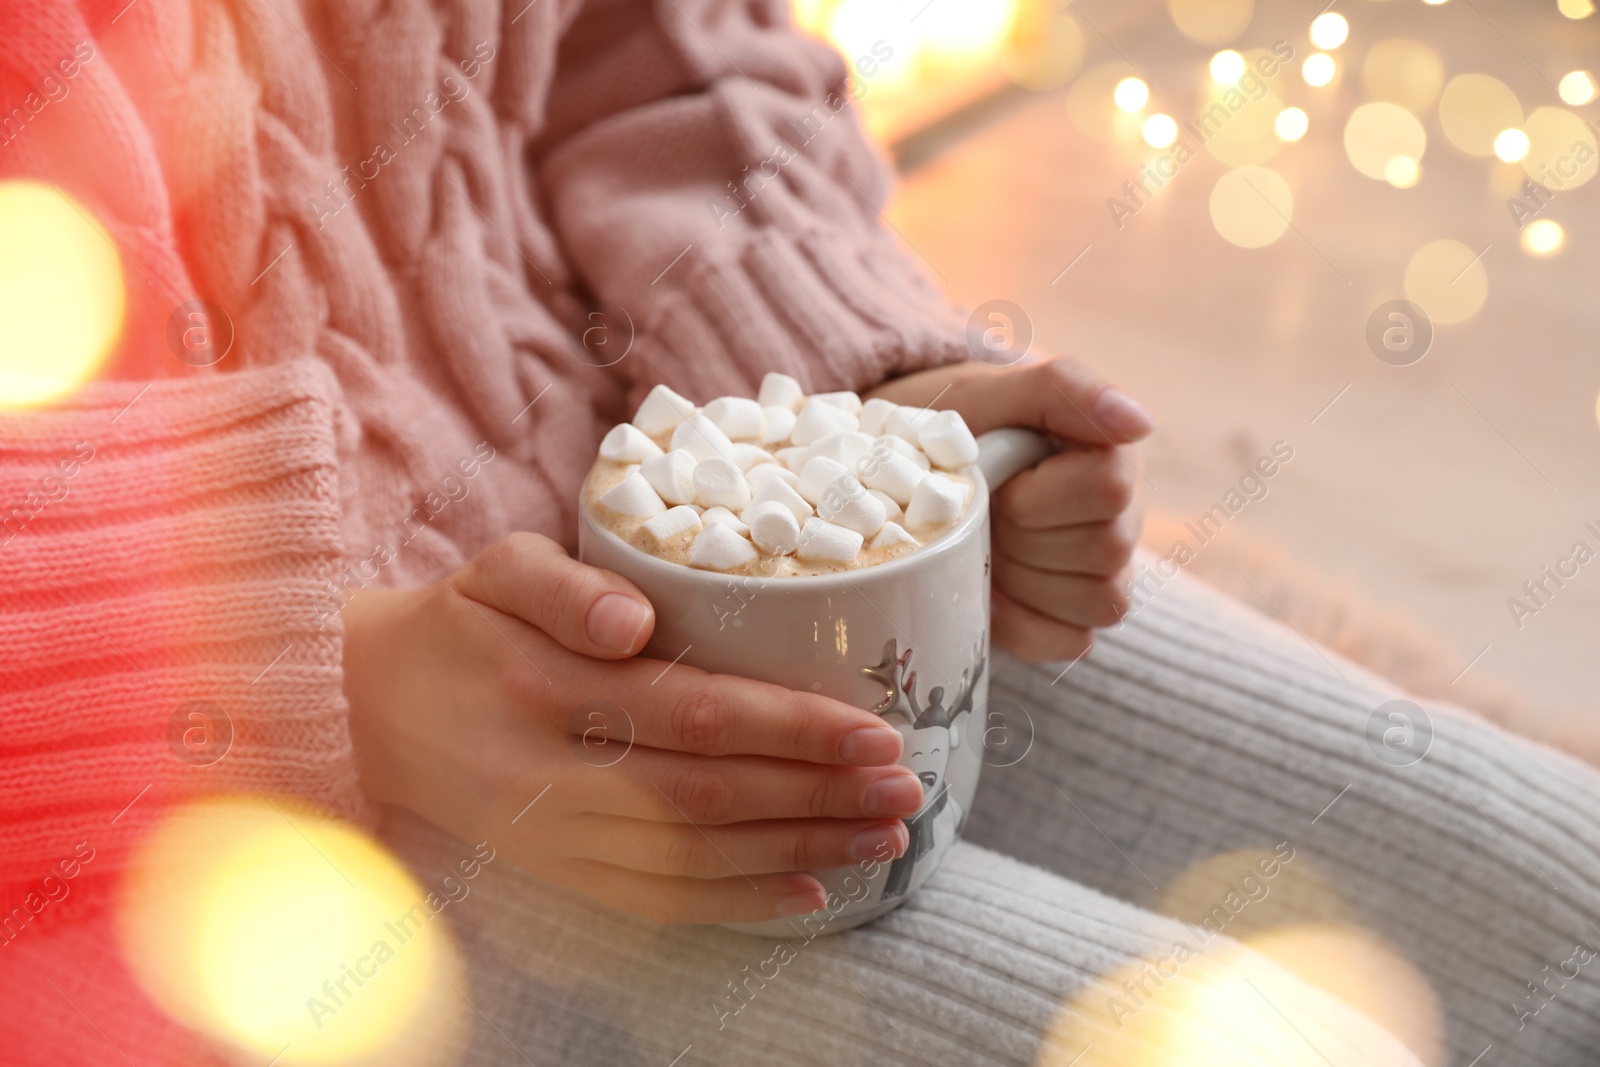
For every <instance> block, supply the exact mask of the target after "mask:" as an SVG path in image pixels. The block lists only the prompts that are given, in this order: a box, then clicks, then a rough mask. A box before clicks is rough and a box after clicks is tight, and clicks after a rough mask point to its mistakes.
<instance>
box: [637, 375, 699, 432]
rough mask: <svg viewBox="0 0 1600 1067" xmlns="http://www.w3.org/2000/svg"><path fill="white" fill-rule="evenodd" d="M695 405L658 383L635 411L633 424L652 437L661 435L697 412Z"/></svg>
mask: <svg viewBox="0 0 1600 1067" xmlns="http://www.w3.org/2000/svg"><path fill="white" fill-rule="evenodd" d="M695 410H696V409H695V406H694V405H693V404H691V403H689V401H687V400H685V399H684V398H683V397H681V396H679V395H678V394H677V393H674V392H673V391H672V390H671V389H668V388H667V387H666V386H664V385H658V386H656V387H655V388H654V389H652V390H650V392H649V394H648V395H646V396H645V398H644V403H642V404H640V405H639V410H638V411H636V412H634V413H633V424H634V425H635V426H637V427H639V429H641V430H643V431H644V432H645V433H647V434H649V435H650V436H651V437H660V436H661V435H662V434H664V433H667V432H668V431H669V430H673V429H675V428H676V427H677V425H678V424H679V423H680V422H682V421H683V420H684V419H687V418H688V417H689V416H690V415H693V414H694V413H695Z"/></svg>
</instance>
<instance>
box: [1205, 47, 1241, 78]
mask: <svg viewBox="0 0 1600 1067" xmlns="http://www.w3.org/2000/svg"><path fill="white" fill-rule="evenodd" d="M1242 77H1244V56H1241V55H1240V54H1239V53H1238V52H1235V51H1234V50H1233V49H1231V48H1225V49H1223V50H1222V51H1220V52H1218V53H1217V54H1216V55H1214V56H1212V57H1211V80H1212V81H1214V82H1216V83H1217V84H1218V85H1237V84H1238V82H1239V79H1240V78H1242Z"/></svg>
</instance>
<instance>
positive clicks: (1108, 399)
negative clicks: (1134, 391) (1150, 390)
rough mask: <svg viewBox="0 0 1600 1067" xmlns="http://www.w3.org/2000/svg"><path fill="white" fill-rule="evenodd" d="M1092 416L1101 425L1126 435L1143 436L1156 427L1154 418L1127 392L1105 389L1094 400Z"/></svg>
mask: <svg viewBox="0 0 1600 1067" xmlns="http://www.w3.org/2000/svg"><path fill="white" fill-rule="evenodd" d="M1094 417H1095V418H1096V419H1098V420H1100V423H1101V425H1103V426H1105V427H1107V428H1108V429H1112V430H1115V431H1117V432H1118V433H1120V434H1123V435H1125V436H1127V437H1143V436H1144V435H1145V434H1147V433H1149V432H1150V431H1151V430H1153V429H1155V428H1156V420H1155V419H1154V418H1152V417H1151V415H1150V413H1149V412H1148V411H1146V410H1145V409H1144V407H1143V406H1141V405H1140V403H1139V402H1138V401H1137V400H1135V399H1133V397H1131V396H1129V395H1128V394H1127V393H1124V392H1120V391H1119V390H1116V389H1107V390H1106V391H1105V392H1103V393H1101V394H1100V399H1099V400H1096V401H1095V402H1094Z"/></svg>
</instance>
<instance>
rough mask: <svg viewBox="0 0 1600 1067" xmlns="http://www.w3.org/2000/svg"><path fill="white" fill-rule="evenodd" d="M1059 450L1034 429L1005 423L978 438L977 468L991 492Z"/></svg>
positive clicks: (1058, 446) (1052, 442) (1056, 445)
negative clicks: (1003, 425) (1002, 426)
mask: <svg viewBox="0 0 1600 1067" xmlns="http://www.w3.org/2000/svg"><path fill="white" fill-rule="evenodd" d="M1060 450H1061V446H1060V445H1058V444H1056V443H1055V442H1054V441H1052V440H1050V438H1048V437H1046V436H1045V435H1044V434H1042V433H1039V432H1038V431H1037V430H1025V429H1023V428H1022V427H1020V426H1007V427H1004V428H1002V429H999V430H990V431H989V432H988V433H986V434H984V435H983V436H981V437H979V438H978V469H979V470H981V471H982V472H983V480H984V481H985V482H987V483H988V485H989V491H990V492H991V493H992V492H994V491H995V490H996V489H998V488H1000V486H1002V485H1004V484H1005V483H1006V482H1007V481H1009V480H1010V479H1011V478H1012V477H1014V476H1015V475H1018V474H1021V473H1022V472H1023V471H1025V470H1027V469H1028V468H1029V467H1031V466H1033V465H1034V464H1035V463H1038V462H1039V461H1040V460H1042V459H1045V458H1047V457H1049V456H1053V455H1055V454H1056V453H1057V452H1059V451H1060Z"/></svg>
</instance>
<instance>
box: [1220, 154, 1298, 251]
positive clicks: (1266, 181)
mask: <svg viewBox="0 0 1600 1067" xmlns="http://www.w3.org/2000/svg"><path fill="white" fill-rule="evenodd" d="M1292 218H1294V196H1293V194H1291V193H1290V192H1289V183H1288V182H1285V181H1284V180H1283V179H1282V178H1281V177H1279V176H1278V173H1277V172H1276V171H1273V170H1268V169H1267V168H1266V167H1237V168H1235V169H1233V170H1230V171H1228V173H1226V174H1224V175H1223V176H1222V177H1221V178H1218V179H1217V184H1216V185H1215V186H1213V187H1212V189H1211V224H1212V225H1213V226H1215V227H1216V230H1217V233H1218V234H1220V235H1221V237H1222V239H1223V240H1224V241H1227V242H1228V243H1229V244H1234V245H1238V246H1239V247H1240V248H1262V247H1264V246H1266V245H1269V244H1271V243H1272V242H1274V241H1276V240H1277V239H1278V238H1280V237H1282V236H1283V233H1284V231H1285V230H1287V229H1288V228H1289V220H1290V219H1292Z"/></svg>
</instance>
